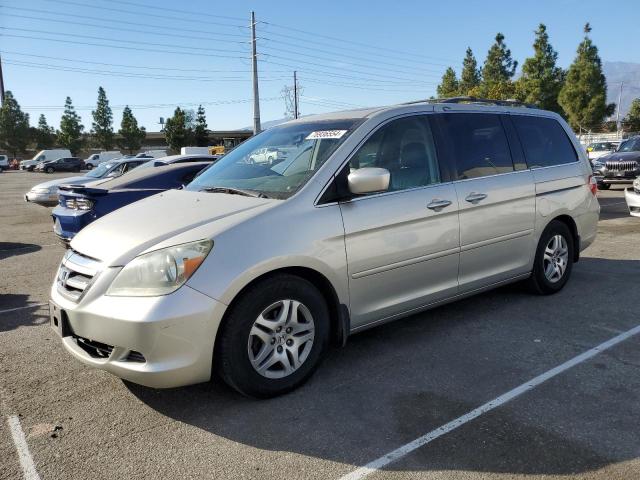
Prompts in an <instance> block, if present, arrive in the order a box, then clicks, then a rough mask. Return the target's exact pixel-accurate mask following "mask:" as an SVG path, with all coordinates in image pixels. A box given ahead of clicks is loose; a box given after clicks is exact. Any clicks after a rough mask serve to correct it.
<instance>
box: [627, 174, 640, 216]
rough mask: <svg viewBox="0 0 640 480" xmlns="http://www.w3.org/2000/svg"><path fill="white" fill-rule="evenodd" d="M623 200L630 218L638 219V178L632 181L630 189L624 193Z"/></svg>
mask: <svg viewBox="0 0 640 480" xmlns="http://www.w3.org/2000/svg"><path fill="white" fill-rule="evenodd" d="M624 199H625V200H626V202H627V207H628V208H629V213H630V214H631V216H632V217H640V177H637V178H636V179H635V180H634V181H633V186H632V187H631V188H626V189H625V191H624Z"/></svg>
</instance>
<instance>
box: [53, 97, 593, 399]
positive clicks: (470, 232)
mask: <svg viewBox="0 0 640 480" xmlns="http://www.w3.org/2000/svg"><path fill="white" fill-rule="evenodd" d="M276 146H277V147H278V149H279V150H280V151H282V152H285V154H284V155H283V156H282V157H279V158H278V160H277V161H276V162H272V163H270V164H265V163H256V162H253V161H251V158H252V155H253V154H254V152H256V151H258V150H260V149H264V148H269V147H276ZM591 173H592V172H591V168H590V166H589V162H588V160H587V157H586V152H585V151H584V149H583V148H582V147H581V146H580V144H579V143H578V141H577V140H576V138H575V136H574V134H573V133H572V131H571V129H570V128H569V127H568V126H567V124H566V123H565V122H564V121H563V120H562V118H561V117H560V116H558V115H556V114H555V113H551V112H546V111H542V110H537V109H535V108H530V107H527V106H524V105H519V104H514V103H510V102H492V101H475V100H474V101H470V100H469V99H458V100H449V101H442V102H429V101H423V102H415V103H411V104H404V105H397V106H392V107H384V108H373V109H368V110H356V111H347V112H339V113H331V114H324V115H318V116H312V117H305V118H303V119H299V120H295V121H291V122H288V123H285V124H283V125H280V126H277V127H274V128H271V129H269V130H267V131H265V132H263V133H261V134H259V135H257V136H255V137H253V138H251V139H250V140H247V141H246V142H244V143H243V144H241V145H240V146H238V147H237V148H236V149H234V150H233V151H232V152H230V153H229V154H227V155H226V156H225V157H223V158H222V159H220V160H219V161H218V162H217V163H215V164H213V165H212V166H211V167H209V168H207V169H206V170H205V171H203V173H202V174H201V175H199V176H198V177H197V178H196V179H195V180H194V181H193V182H192V183H190V184H189V185H188V186H187V187H186V188H185V189H182V190H172V191H167V192H164V193H161V194H158V195H155V196H152V197H149V198H147V199H144V200H141V201H139V202H136V203H134V204H131V205H129V206H127V207H124V208H121V209H120V210H117V211H115V212H113V213H111V214H109V215H107V216H105V217H103V218H101V219H99V220H98V221H96V222H94V223H93V224H91V225H90V226H88V227H87V228H85V229H84V230H82V231H81V232H80V233H79V234H78V235H77V236H76V237H75V238H74V239H73V241H72V242H71V248H70V249H69V250H68V251H67V252H66V254H65V255H64V258H63V260H62V263H61V265H60V268H59V271H58V273H57V276H56V279H55V282H54V284H53V286H52V289H51V304H50V311H51V315H50V317H51V325H52V327H53V328H54V329H55V330H56V331H57V332H58V333H59V334H60V336H61V337H62V342H63V344H64V347H65V348H66V349H67V350H68V352H69V353H71V355H73V356H74V357H76V358H77V359H78V360H80V361H81V362H84V363H85V364H88V365H91V366H94V367H96V368H101V369H103V370H106V371H109V372H111V373H113V374H115V375H117V376H119V377H122V378H124V379H127V380H130V381H132V382H135V383H140V384H143V385H147V386H151V387H175V386H181V385H187V384H192V383H197V382H203V381H207V380H209V379H210V378H212V377H213V376H214V374H216V373H217V374H218V376H219V377H220V378H222V379H223V380H224V381H226V382H227V383H228V384H229V385H230V386H232V387H233V388H235V389H237V390H238V391H240V392H242V393H244V394H246V395H251V396H256V397H270V396H274V395H278V394H282V393H284V392H287V391H289V390H291V389H293V388H295V387H297V386H299V385H300V384H301V383H302V382H304V381H305V380H306V379H307V378H309V376H310V375H311V374H312V372H313V371H314V369H315V368H316V367H317V366H318V364H319V363H320V360H321V359H322V357H323V355H324V354H325V352H326V351H327V349H328V347H329V345H330V344H331V343H337V344H344V343H345V342H346V340H347V337H348V336H349V335H350V334H353V333H355V332H358V331H361V330H364V329H367V328H369V327H373V326H375V325H379V324H381V323H383V322H388V321H391V320H396V319H400V318H402V317H405V316H408V315H411V314H413V313H416V312H419V311H422V310H426V309H429V308H432V307H434V306H437V305H441V304H443V303H446V302H451V301H453V300H457V299H460V298H463V297H467V296H470V295H473V294H475V293H478V292H482V291H484V290H487V289H491V288H495V287H497V286H500V285H504V284H506V283H510V282H516V281H524V282H526V283H527V284H528V286H529V287H530V288H531V290H532V291H534V292H536V293H538V294H543V295H546V294H552V293H555V292H558V291H559V290H560V289H562V287H563V286H564V285H565V283H566V282H567V281H568V279H569V277H570V275H571V269H572V265H573V264H574V263H575V262H576V261H578V258H579V255H580V251H582V250H583V249H585V248H586V247H587V246H588V245H589V244H591V243H592V242H593V240H594V238H595V236H596V227H597V221H598V216H599V210H600V208H599V205H598V201H597V199H596V196H595V194H596V185H595V182H594V179H593V178H592V177H591ZM541 301H544V300H541Z"/></svg>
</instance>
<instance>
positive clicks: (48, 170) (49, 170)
mask: <svg viewBox="0 0 640 480" xmlns="http://www.w3.org/2000/svg"><path fill="white" fill-rule="evenodd" d="M45 171H46V172H47V173H53V172H54V169H53V167H47V169H46V170H45Z"/></svg>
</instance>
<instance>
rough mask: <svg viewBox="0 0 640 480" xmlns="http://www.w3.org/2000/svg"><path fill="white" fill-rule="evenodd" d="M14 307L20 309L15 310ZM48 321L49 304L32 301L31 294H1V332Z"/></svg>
mask: <svg viewBox="0 0 640 480" xmlns="http://www.w3.org/2000/svg"><path fill="white" fill-rule="evenodd" d="M14 308H15V309H18V310H13V309H14ZM7 310H8V311H7ZM48 321H49V310H48V308H47V306H46V305H45V306H42V305H41V304H40V303H37V302H34V301H30V300H29V295H21V294H19V295H16V294H3V295H0V332H5V331H9V330H13V329H14V328H17V327H20V326H30V325H42V324H43V323H46V322H48Z"/></svg>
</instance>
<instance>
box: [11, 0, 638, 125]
mask: <svg viewBox="0 0 640 480" xmlns="http://www.w3.org/2000/svg"><path fill="white" fill-rule="evenodd" d="M252 10H254V11H255V14H256V21H257V25H256V30H257V38H258V40H257V51H258V58H259V64H258V70H259V78H260V99H261V102H260V108H261V114H262V121H263V122H266V121H269V120H275V119H279V118H282V117H283V114H284V111H285V105H284V101H283V99H282V96H281V91H282V89H283V87H284V86H285V85H292V84H293V79H292V77H293V71H294V70H296V71H297V72H298V82H299V85H300V86H301V87H302V89H303V90H302V94H301V98H300V111H301V113H302V114H303V115H308V114H313V113H322V112H328V111H334V110H344V109H349V108H354V107H361V106H374V105H385V104H392V103H398V102H402V101H410V100H415V99H421V98H428V97H429V96H431V95H435V89H436V85H437V83H438V81H439V79H440V77H441V76H442V73H443V72H444V70H445V69H446V67H447V66H453V67H454V68H455V69H456V70H457V71H458V72H459V71H460V67H461V63H462V59H463V57H464V54H465V50H466V48H467V47H468V46H470V47H471V48H472V49H473V51H474V53H475V55H476V57H477V58H478V61H479V63H482V61H483V60H484V58H485V56H486V53H487V50H488V49H489V47H490V46H491V44H492V42H493V40H494V38H495V35H496V33H497V32H502V33H503V34H504V35H505V41H506V43H507V46H508V47H509V48H510V49H511V52H512V55H513V57H514V59H516V60H518V62H519V63H520V64H522V61H523V60H524V59H525V58H526V57H527V56H529V55H530V54H531V53H532V46H531V45H532V42H533V37H534V35H533V32H534V30H535V29H536V27H537V25H538V24H539V23H540V22H542V23H545V24H546V25H547V29H548V30H547V31H548V33H549V35H550V40H551V43H552V45H553V46H554V48H555V49H556V50H557V51H558V54H559V56H558V63H559V65H560V66H562V67H567V66H568V65H569V64H570V63H571V62H572V60H573V58H574V56H575V51H576V48H577V46H578V44H579V42H580V41H581V39H582V36H583V26H584V24H585V23H586V22H590V23H591V26H592V28H593V31H592V32H591V37H592V39H593V41H594V43H595V45H596V46H597V47H598V48H599V51H600V56H601V58H602V59H603V61H621V62H632V63H640V38H638V36H637V33H638V25H639V24H640V8H638V4H637V0H625V1H608V2H603V1H602V0H599V1H591V0H536V1H528V2H519V1H515V0H512V1H504V0H484V1H472V0H458V1H456V2H446V1H442V0H440V1H437V2H436V1H431V0H423V1H419V0H406V1H403V0H395V1H394V2H390V1H389V0H349V1H344V0H343V1H341V2H337V1H333V0H327V1H325V2H320V3H317V2H300V1H299V0H298V1H291V0H282V1H276V0H272V1H266V0H262V1H248V0H234V1H214V0H190V1H184V0H183V1H182V2H172V1H169V0H155V1H151V0H0V52H1V55H2V67H3V73H4V82H5V89H6V90H11V91H12V92H13V93H14V96H15V97H16V98H17V100H18V102H19V103H20V105H21V106H22V108H23V109H24V110H25V111H27V112H28V113H29V114H30V116H31V123H32V124H34V123H36V122H37V119H38V116H39V115H40V114H41V113H44V114H45V115H46V117H47V120H48V121H49V123H50V125H53V126H55V127H58V125H59V120H60V115H61V113H62V109H63V105H64V101H65V98H66V97H67V96H70V97H71V98H72V100H73V103H74V105H75V106H76V108H77V110H78V113H79V114H80V115H81V117H82V120H83V123H84V125H85V128H86V129H87V130H88V129H90V126H91V109H92V108H95V102H96V97H97V90H98V87H99V86H102V87H104V88H105V90H106V92H107V96H108V98H109V101H110V103H111V106H112V108H113V112H114V123H115V125H116V129H117V127H118V126H119V124H120V120H121V117H122V108H123V107H124V105H127V104H128V105H130V106H131V108H132V110H133V112H134V115H135V116H136V117H137V118H138V121H139V122H140V123H141V124H142V125H144V126H145V127H146V128H147V130H148V131H158V130H159V129H160V125H159V123H158V122H159V119H160V117H164V118H166V117H168V116H171V115H172V113H173V111H174V109H175V107H176V106H181V107H184V108H187V109H196V108H197V106H198V104H202V105H203V106H204V107H205V110H206V113H207V121H208V125H209V128H210V129H213V130H216V129H217V130H227V129H236V128H244V127H248V126H250V125H252V118H253V113H252V112H253V111H252V100H251V99H252V84H251V60H250V59H251V56H250V47H251V44H250V29H249V28H248V26H249V23H250V20H249V16H250V12H251V11H252ZM609 87H610V88H617V86H612V85H610V86H609ZM636 87H640V85H637V86H636Z"/></svg>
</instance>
